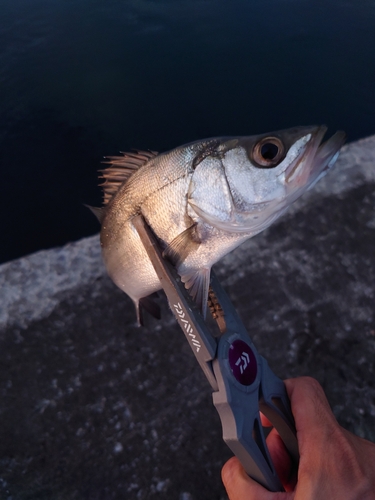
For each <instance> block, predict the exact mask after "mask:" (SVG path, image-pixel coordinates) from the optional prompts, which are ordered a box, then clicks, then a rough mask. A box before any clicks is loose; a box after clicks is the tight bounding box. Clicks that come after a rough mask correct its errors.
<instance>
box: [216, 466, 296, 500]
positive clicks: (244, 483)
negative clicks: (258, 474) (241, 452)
mask: <svg viewBox="0 0 375 500" xmlns="http://www.w3.org/2000/svg"><path fill="white" fill-rule="evenodd" d="M221 478H222V480H223V483H224V486H225V489H226V490H227V493H228V497H229V500H286V499H287V498H288V497H287V496H286V495H287V494H286V493H271V492H270V491H268V490H266V489H265V488H264V487H263V486H261V485H260V484H259V483H257V482H256V481H254V480H253V479H251V478H250V477H249V476H248V475H247V474H246V472H245V470H244V468H243V467H242V465H241V463H240V461H239V460H238V458H236V457H232V458H231V459H229V460H228V462H227V463H226V464H225V465H224V467H223V469H222V471H221Z"/></svg>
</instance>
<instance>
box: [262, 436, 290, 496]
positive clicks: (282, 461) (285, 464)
mask: <svg viewBox="0 0 375 500" xmlns="http://www.w3.org/2000/svg"><path fill="white" fill-rule="evenodd" d="M267 447H268V451H269V452H270V455H271V459H272V462H273V464H274V466H275V469H276V473H277V475H278V476H279V478H280V481H281V483H282V485H283V486H284V488H285V491H293V490H294V488H295V486H296V482H297V471H296V467H295V465H294V464H293V462H292V459H291V457H290V455H289V453H288V451H287V449H286V448H285V445H284V443H283V441H282V439H281V437H280V435H279V433H278V432H277V431H276V429H272V431H271V432H270V433H269V435H268V437H267Z"/></svg>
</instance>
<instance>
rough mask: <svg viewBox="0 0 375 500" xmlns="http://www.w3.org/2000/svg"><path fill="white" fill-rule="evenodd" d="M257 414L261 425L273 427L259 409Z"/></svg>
mask: <svg viewBox="0 0 375 500" xmlns="http://www.w3.org/2000/svg"><path fill="white" fill-rule="evenodd" d="M259 415H260V421H261V422H262V426H263V427H273V425H272V424H271V422H270V421H269V420H268V418H267V417H266V416H265V415H263V413H262V412H261V411H260V412H259Z"/></svg>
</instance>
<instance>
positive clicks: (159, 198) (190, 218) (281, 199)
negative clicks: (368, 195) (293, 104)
mask: <svg viewBox="0 0 375 500" xmlns="http://www.w3.org/2000/svg"><path fill="white" fill-rule="evenodd" d="M325 131H326V127H323V126H322V127H298V128H293V129H287V130H284V131H280V132H276V133H271V134H262V135H258V136H247V137H222V138H213V139H207V140H202V141H196V142H193V143H190V144H187V145H185V146H180V147H177V148H175V149H173V150H171V151H169V152H166V153H162V154H156V153H153V152H138V153H130V154H124V155H123V156H121V157H110V161H109V163H110V167H109V168H108V169H105V170H103V177H104V178H105V182H104V184H103V188H104V193H105V206H104V207H103V208H102V209H101V211H100V214H99V217H100V219H101V223H102V229H101V234H100V240H101V247H102V255H103V259H104V263H105V266H106V268H107V271H108V273H109V275H110V277H111V278H112V280H113V281H114V282H115V284H116V285H117V286H118V287H119V288H121V289H122V290H123V291H124V292H125V293H126V294H127V295H129V296H130V297H131V298H132V300H133V301H134V304H135V306H136V309H137V312H138V318H139V317H140V315H139V302H140V301H141V303H142V300H144V298H145V297H147V296H148V295H150V294H152V293H153V292H155V291H157V290H159V289H160V288H161V285H160V282H159V279H158V277H157V275H156V273H155V271H154V268H153V266H152V264H151V262H150V260H149V258H148V256H147V254H146V251H145V249H144V247H143V245H142V243H141V241H140V238H139V236H138V233H137V231H136V230H135V228H134V226H133V224H132V219H133V218H134V217H135V216H137V215H139V214H142V215H143V217H144V218H145V220H146V222H147V223H148V225H149V226H150V227H151V228H152V230H153V231H154V233H155V235H156V236H157V237H158V239H159V241H160V244H161V246H162V248H164V254H165V255H166V256H167V257H169V258H170V259H171V260H172V261H173V262H174V264H175V265H176V268H177V271H178V273H179V274H180V276H181V279H182V281H183V282H184V283H185V286H186V288H187V289H188V290H189V291H190V294H191V295H192V297H193V298H194V299H195V301H196V302H197V303H198V305H199V306H200V307H201V309H202V311H203V313H204V312H205V307H206V302H207V294H208V286H209V277H210V270H211V267H212V266H213V264H215V263H216V262H217V261H218V260H220V258H222V257H223V256H224V255H226V254H227V253H228V252H230V251H231V250H233V249H234V248H235V247H237V246H238V245H240V244H241V243H242V242H243V241H245V240H247V239H248V238H250V237H252V236H254V235H256V234H258V233H259V232H261V231H262V230H264V229H265V228H266V227H268V226H269V225H270V224H271V223H272V222H274V221H275V220H276V219H277V218H278V217H279V216H280V215H281V214H282V213H284V212H285V210H286V209H287V208H288V207H289V206H290V204H291V203H293V202H294V201H295V200H296V199H297V198H299V197H300V196H301V195H302V194H303V192H305V191H306V190H307V189H308V188H310V187H311V186H312V185H313V184H314V183H315V182H316V181H317V180H318V179H319V178H320V177H321V176H322V175H323V174H324V173H325V172H326V171H327V170H328V169H329V168H330V167H331V166H332V165H333V163H334V162H335V160H336V158H337V156H338V151H339V149H340V147H341V145H342V144H343V142H344V138H345V134H344V133H343V132H337V133H336V134H335V135H334V136H333V137H331V139H330V140H328V141H327V142H326V143H324V144H323V145H321V141H322V138H323V135H324V133H325ZM143 303H144V305H145V306H146V307H148V306H147V304H149V303H147V300H146V301H144V302H143Z"/></svg>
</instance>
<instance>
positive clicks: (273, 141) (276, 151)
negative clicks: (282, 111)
mask: <svg viewBox="0 0 375 500" xmlns="http://www.w3.org/2000/svg"><path fill="white" fill-rule="evenodd" d="M284 153H285V147H284V144H283V143H282V142H281V140H280V139H279V138H278V137H264V138H263V139H261V140H260V141H259V142H257V143H256V144H255V146H254V147H253V150H252V155H251V156H252V160H253V161H254V163H255V166H257V167H260V168H273V167H276V166H277V165H278V164H279V163H280V162H281V161H282V160H283V159H284V157H285V154H284Z"/></svg>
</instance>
